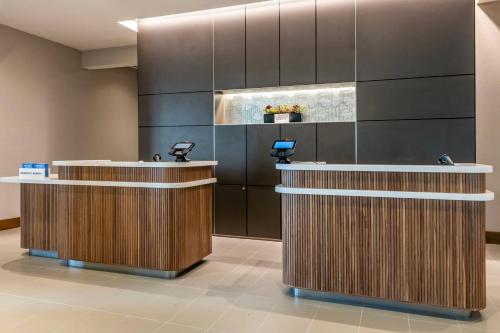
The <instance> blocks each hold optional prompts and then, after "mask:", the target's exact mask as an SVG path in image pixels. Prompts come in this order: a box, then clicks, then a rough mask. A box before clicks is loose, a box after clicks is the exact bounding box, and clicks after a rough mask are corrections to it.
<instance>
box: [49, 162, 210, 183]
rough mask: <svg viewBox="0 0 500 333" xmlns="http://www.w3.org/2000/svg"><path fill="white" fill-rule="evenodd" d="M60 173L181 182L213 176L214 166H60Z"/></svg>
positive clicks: (89, 177) (104, 178) (63, 175)
mask: <svg viewBox="0 0 500 333" xmlns="http://www.w3.org/2000/svg"><path fill="white" fill-rule="evenodd" d="M58 175H59V179H65V180H92V181H122V182H150V183H179V182H189V181H194V180H201V179H207V178H211V177H212V167H211V166H203V167H182V168H130V167H90V166H82V167H81V166H59V167H58Z"/></svg>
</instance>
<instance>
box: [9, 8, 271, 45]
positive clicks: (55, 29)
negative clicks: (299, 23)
mask: <svg viewBox="0 0 500 333" xmlns="http://www.w3.org/2000/svg"><path fill="white" fill-rule="evenodd" d="M259 1H263V0H0V24H3V25H7V26H9V27H12V28H15V29H18V30H21V31H24V32H27V33H30V34H33V35H36V36H39V37H42V38H45V39H48V40H51V41H54V42H57V43H61V44H63V45H66V46H69V47H72V48H75V49H78V50H93V49H101V48H108V47H116V46H125V45H133V44H136V42H137V38H136V33H135V32H133V31H132V30H129V29H127V28H125V27H123V26H121V25H119V24H117V23H116V22H118V21H122V20H129V19H135V18H145V17H154V16H163V15H169V14H178V13H184V12H191V11H197V10H204V9H212V8H219V7H226V6H234V5H241V4H245V3H249V2H259Z"/></svg>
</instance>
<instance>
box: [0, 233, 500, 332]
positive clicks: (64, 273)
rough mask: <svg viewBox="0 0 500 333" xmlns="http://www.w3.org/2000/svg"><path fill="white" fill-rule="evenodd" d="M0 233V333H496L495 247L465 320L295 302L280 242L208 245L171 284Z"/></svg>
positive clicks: (499, 292) (499, 319)
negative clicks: (37, 248) (475, 310)
mask: <svg viewBox="0 0 500 333" xmlns="http://www.w3.org/2000/svg"><path fill="white" fill-rule="evenodd" d="M24 253H25V250H22V249H20V248H19V230H18V229H15V230H8V231H3V232H0V332H2V333H3V332H16V333H22V332H37V333H38V332H70V333H77V332H124V333H126V332H140V333H148V332H158V333H165V332H169V333H177V332H179V333H191V332H212V333H216V332H219V333H220V332H230V333H237V332H272V333H280V332H286V333H294V332H298V333H306V332H309V333H320V332H329V333H334V332H338V333H350V332H355V333H368V332H370V333H371V332H410V331H411V332H443V333H444V332H449V333H454V332H461V333H473V332H500V246H490V245H489V246H488V249H487V260H488V261H487V273H488V308H487V309H486V310H485V311H483V312H482V316H476V318H475V319H474V320H472V321H468V322H464V321H455V320H450V319H439V318H434V317H425V316H417V315H412V314H410V315H408V314H405V313H398V312H391V311H384V310H375V309H369V308H360V307H354V306H348V305H339V304H334V303H328V302H324V301H314V300H303V299H294V298H292V297H291V296H289V294H288V288H286V287H285V286H283V285H282V283H281V243H277V242H265V241H256V240H242V239H231V238H219V237H215V238H214V253H213V254H212V255H211V256H210V257H208V258H207V260H206V262H205V263H204V264H202V265H199V266H198V267H196V268H195V269H194V270H192V271H190V272H189V273H188V274H185V275H183V276H182V277H180V278H178V279H176V280H161V279H155V278H145V277H136V276H130V275H122V274H115V273H106V272H98V271H92V270H81V269H76V268H68V267H65V266H62V265H60V264H59V262H58V261H57V260H51V259H43V258H36V257H29V256H26V255H24Z"/></svg>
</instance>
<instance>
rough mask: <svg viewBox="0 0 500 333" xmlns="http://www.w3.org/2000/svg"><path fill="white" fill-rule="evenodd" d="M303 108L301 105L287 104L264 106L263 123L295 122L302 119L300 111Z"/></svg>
mask: <svg viewBox="0 0 500 333" xmlns="http://www.w3.org/2000/svg"><path fill="white" fill-rule="evenodd" d="M304 110H305V108H304V107H303V106H301V105H298V104H296V105H293V106H289V105H287V104H282V105H279V106H278V107H273V106H272V105H267V106H266V107H265V108H264V123H297V122H301V121H302V112H303V111H304Z"/></svg>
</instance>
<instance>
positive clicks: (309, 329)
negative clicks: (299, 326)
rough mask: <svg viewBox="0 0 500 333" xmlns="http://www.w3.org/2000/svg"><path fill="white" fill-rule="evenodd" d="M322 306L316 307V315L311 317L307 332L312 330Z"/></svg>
mask: <svg viewBox="0 0 500 333" xmlns="http://www.w3.org/2000/svg"><path fill="white" fill-rule="evenodd" d="M320 308H321V307H320V306H317V307H316V310H315V311H314V315H313V317H312V318H311V321H310V322H309V325H308V326H307V329H306V333H309V332H310V331H311V328H312V326H313V323H314V321H315V320H316V317H317V316H318V312H319V310H320Z"/></svg>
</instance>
